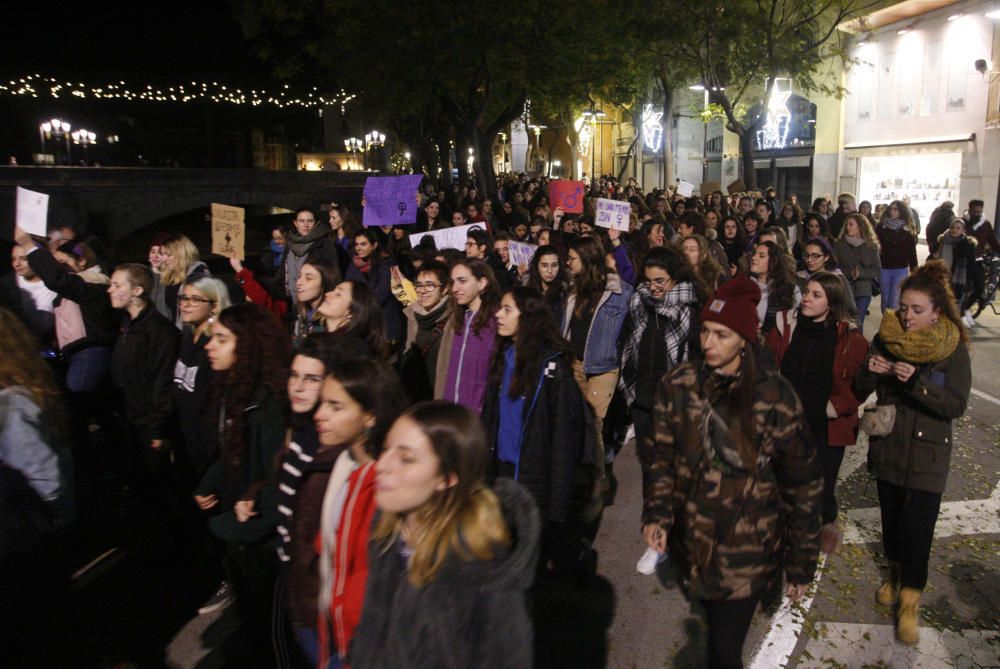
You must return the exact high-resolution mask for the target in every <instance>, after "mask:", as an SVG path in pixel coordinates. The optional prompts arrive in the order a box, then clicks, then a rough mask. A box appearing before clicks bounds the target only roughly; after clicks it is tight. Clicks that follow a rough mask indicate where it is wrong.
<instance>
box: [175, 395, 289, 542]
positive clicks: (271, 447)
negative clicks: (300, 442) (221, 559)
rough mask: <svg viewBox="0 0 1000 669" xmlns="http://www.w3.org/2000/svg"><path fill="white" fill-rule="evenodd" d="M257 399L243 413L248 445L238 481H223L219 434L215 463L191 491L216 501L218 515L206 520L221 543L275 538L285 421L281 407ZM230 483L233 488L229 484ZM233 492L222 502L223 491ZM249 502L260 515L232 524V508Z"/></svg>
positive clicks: (272, 401) (269, 400)
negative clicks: (234, 493) (232, 496)
mask: <svg viewBox="0 0 1000 669" xmlns="http://www.w3.org/2000/svg"><path fill="white" fill-rule="evenodd" d="M258 397H259V399H257V400H255V401H253V402H251V403H250V405H249V406H247V408H246V409H244V412H245V413H246V426H245V428H244V429H245V430H246V437H245V440H246V446H245V448H244V452H243V456H242V458H241V460H240V463H239V477H240V480H239V481H235V482H229V481H226V480H225V477H227V476H230V475H231V474H230V470H229V468H228V467H227V466H226V463H225V461H224V458H225V452H226V449H225V444H224V443H222V437H221V435H220V448H219V452H220V456H219V459H218V460H216V461H215V463H214V464H212V466H211V467H209V468H208V471H206V472H205V476H203V477H202V479H201V482H200V483H199V484H198V488H197V489H196V490H195V492H194V494H196V495H209V494H214V495H217V496H218V497H219V507H220V508H219V511H220V513H219V514H218V515H216V516H213V517H212V518H211V519H210V520H209V529H210V530H211V531H212V533H213V534H215V535H216V536H217V537H219V538H220V539H223V540H227V541H235V542H237V543H244V544H251V543H257V542H259V541H264V540H269V539H272V538H274V533H275V528H276V527H277V526H278V520H279V518H280V514H279V512H278V502H277V476H276V474H277V472H276V471H275V469H276V467H277V462H278V458H277V454H278V453H279V452H280V451H281V449H282V447H283V446H284V443H285V416H284V413H283V412H282V408H281V405H280V404H279V403H278V401H277V400H275V399H274V398H273V397H272V396H271V395H270V394H261V395H258ZM228 483H235V484H236V485H235V486H231V485H227V484H228ZM231 487H235V488H236V489H238V490H240V491H241V492H240V493H239V496H238V498H237V499H235V500H226V499H224V498H223V494H222V491H224V490H227V489H230V488H231ZM251 499H252V500H254V502H255V504H254V511H256V512H257V514H258V515H256V516H254V517H252V518H250V519H249V520H247V522H245V523H241V522H239V521H238V520H237V519H236V513H235V511H233V504H235V502H237V501H243V500H251Z"/></svg>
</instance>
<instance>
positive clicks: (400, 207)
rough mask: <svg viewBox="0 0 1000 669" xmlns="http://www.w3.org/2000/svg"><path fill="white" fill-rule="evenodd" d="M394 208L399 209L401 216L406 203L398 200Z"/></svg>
mask: <svg viewBox="0 0 1000 669" xmlns="http://www.w3.org/2000/svg"><path fill="white" fill-rule="evenodd" d="M396 208H397V209H399V215H400V216H402V215H403V213H404V212H405V211H406V203H405V202H400V203H398V204H397V205H396Z"/></svg>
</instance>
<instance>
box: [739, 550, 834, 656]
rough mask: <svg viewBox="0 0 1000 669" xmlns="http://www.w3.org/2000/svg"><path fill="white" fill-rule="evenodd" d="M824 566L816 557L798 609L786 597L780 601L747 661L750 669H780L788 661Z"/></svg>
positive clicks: (823, 557)
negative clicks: (809, 582)
mask: <svg viewBox="0 0 1000 669" xmlns="http://www.w3.org/2000/svg"><path fill="white" fill-rule="evenodd" d="M825 566H826V554H825V553H820V555H819V561H818V562H817V564H816V578H815V579H813V582H812V584H810V586H809V589H808V590H806V594H805V595H804V596H803V597H802V600H801V601H800V603H799V604H798V605H795V604H792V600H790V599H789V598H788V597H782V598H781V606H779V607H778V610H777V611H776V612H775V614H774V615H773V616H771V622H770V623H769V624H768V628H767V634H765V635H764V637H763V638H762V639H761V640H760V643H758V644H757V647H756V648H755V649H754V652H753V659H752V660H750V669H775V668H776V667H784V666H785V664H786V663H787V662H788V658H789V657H791V655H792V651H794V650H795V646H796V644H798V642H799V633H801V632H802V621H803V620H805V617H806V614H807V613H809V607H810V606H812V603H813V597H815V596H816V588H818V587H819V581H820V578H821V577H822V576H823V567H825Z"/></svg>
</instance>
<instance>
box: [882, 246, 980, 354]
mask: <svg viewBox="0 0 1000 669" xmlns="http://www.w3.org/2000/svg"><path fill="white" fill-rule="evenodd" d="M908 290H916V291H918V292H921V293H923V294H924V295H926V296H927V297H929V298H930V300H931V304H933V305H934V308H935V309H936V310H937V311H938V312H939V313H940V314H941V315H942V316H943V317H945V318H947V319H948V320H950V321H951V322H952V323H954V324H955V327H957V328H958V332H959V333H960V335H961V337H962V342H963V343H965V344H968V343H969V330H968V329H967V328H966V327H965V323H963V322H962V315H961V313H960V312H959V309H958V304H957V303H956V302H955V294H954V293H953V292H952V291H951V271H950V270H949V269H948V266H947V265H946V264H945V263H944V261H943V260H937V259H931V260H928V261H927V262H925V263H924V264H923V265H921V266H920V267H918V268H917V269H916V271H914V272H913V273H911V274H910V275H909V276H908V277H906V278H905V279H903V283H902V285H900V287H899V294H900V295H902V294H903V293H904V292H906V291H908Z"/></svg>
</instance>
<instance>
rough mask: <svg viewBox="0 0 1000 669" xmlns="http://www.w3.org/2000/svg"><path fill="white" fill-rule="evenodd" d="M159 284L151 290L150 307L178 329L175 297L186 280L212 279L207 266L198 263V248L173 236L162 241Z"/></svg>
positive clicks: (199, 257) (178, 317)
mask: <svg viewBox="0 0 1000 669" xmlns="http://www.w3.org/2000/svg"><path fill="white" fill-rule="evenodd" d="M160 257H161V259H162V264H161V266H160V274H159V283H158V284H157V285H156V286H155V288H154V289H153V304H154V305H156V310H157V311H159V312H160V313H161V314H163V315H164V316H165V317H166V318H167V320H168V321H171V322H172V323H173V324H174V325H176V326H177V328H178V329H180V328H181V327H182V322H181V317H180V312H179V311H178V309H177V294H178V293H179V292H180V288H181V284H183V283H184V281H186V280H187V279H190V278H197V277H200V276H211V272H209V271H208V266H207V265H206V264H205V263H203V262H202V261H201V256H200V255H199V253H198V247H197V246H195V245H194V242H192V241H191V240H190V239H188V238H187V237H185V236H184V235H182V234H179V233H176V234H172V235H170V236H168V237H167V238H166V239H165V240H163V244H162V245H161V246H160Z"/></svg>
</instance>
